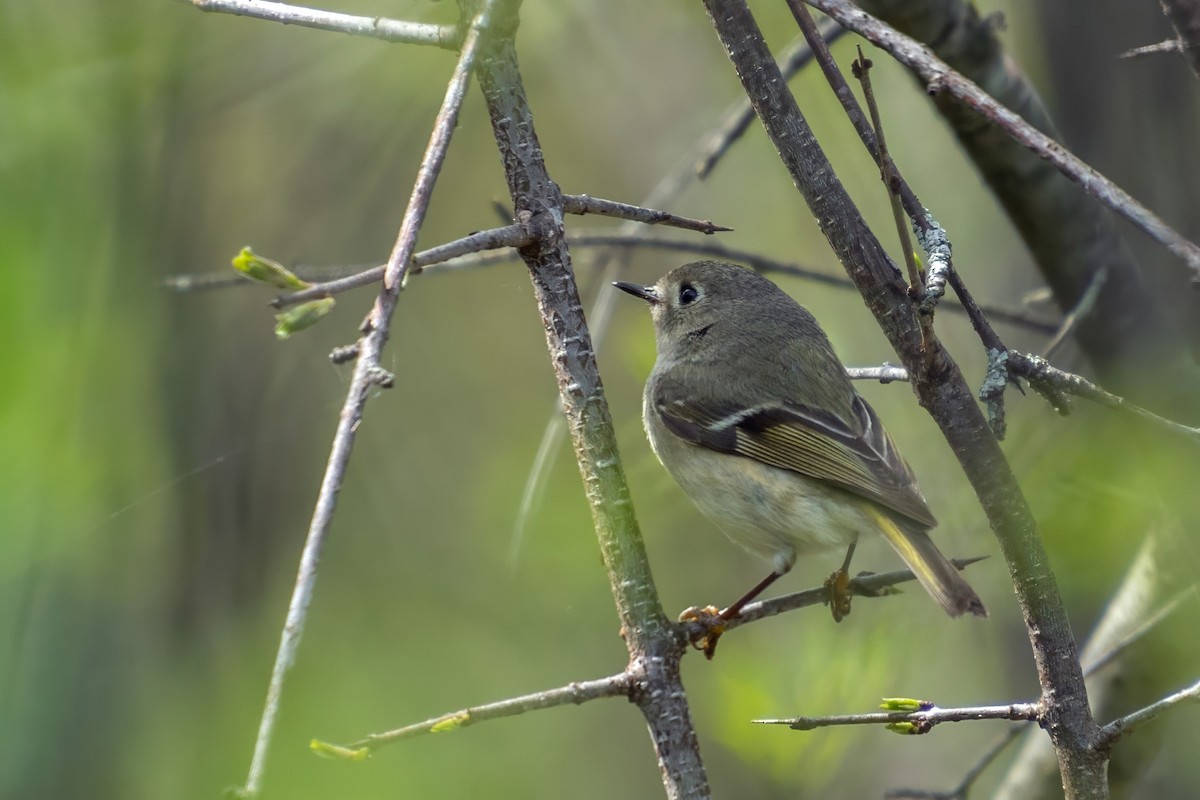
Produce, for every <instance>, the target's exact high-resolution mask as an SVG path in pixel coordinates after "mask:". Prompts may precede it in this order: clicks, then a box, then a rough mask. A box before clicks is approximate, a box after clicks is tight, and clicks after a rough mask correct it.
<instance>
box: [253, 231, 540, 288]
mask: <svg viewBox="0 0 1200 800" xmlns="http://www.w3.org/2000/svg"><path fill="white" fill-rule="evenodd" d="M533 240H534V234H533V232H532V231H530V230H529V227H528V225H526V224H521V223H518V224H516V225H506V226H505V227H503V228H492V229H490V230H486V231H478V232H476V233H472V234H470V235H468V236H464V237H462V238H461V239H455V240H454V241H452V242H447V243H446V244H443V245H439V246H437V247H433V248H430V249H429V250H422V251H421V252H420V253H417V254H415V255H414V256H413V257H412V261H411V264H410V266H409V269H408V272H409V274H412V275H418V274H420V273H421V271H422V270H423V269H424V268H425V267H428V266H430V265H432V264H437V263H440V262H443V261H449V260H450V259H452V258H460V257H462V256H464V255H467V254H469V253H478V252H480V251H483V250H495V249H499V248H502V247H523V246H525V245H527V244H529V243H530V242H532V241H533ZM386 271H387V265H386V264H384V265H382V266H378V267H371V268H370V269H366V270H363V271H362V272H356V273H354V274H353V275H347V276H346V277H344V278H337V279H334V280H331V281H325V282H323V283H314V284H313V285H312V286H310V287H308V288H307V289H301V290H300V291H298V292H292V293H291V294H283V295H279V296H278V297H276V298H275V299H274V300H272V301H271V305H272V306H274V307H275V308H284V307H286V306H290V305H295V304H296V303H303V302H305V301H307V300H313V299H315V298H318V297H332V296H333V295H335V294H341V293H342V292H348V291H350V290H351V289H357V288H359V287H361V286H368V285H370V284H372V283H378V282H379V281H380V280H381V279H382V278H383V274H384V272H386Z"/></svg>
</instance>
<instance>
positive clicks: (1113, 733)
mask: <svg viewBox="0 0 1200 800" xmlns="http://www.w3.org/2000/svg"><path fill="white" fill-rule="evenodd" d="M1183 703H1200V681H1196V682H1195V683H1193V684H1192V685H1191V686H1188V687H1187V688H1184V689H1180V690H1179V691H1178V692H1175V693H1174V694H1171V695H1168V696H1167V697H1164V698H1163V699H1161V700H1159V701H1158V702H1157V703H1151V704H1150V705H1148V706H1146V707H1145V708H1139V709H1138V710H1137V711H1134V712H1133V713H1132V714H1127V715H1126V716H1124V717H1121V718H1120V719H1114V720H1113V721H1112V722H1110V723H1108V724H1107V725H1105V726H1104V727H1103V728H1101V729H1100V737H1101V739H1100V741H1101V744H1103V745H1104V746H1105V747H1111V746H1112V745H1114V744H1116V743H1117V741H1118V740H1119V739H1121V738H1122V737H1124V736H1128V735H1129V734H1131V733H1133V732H1134V731H1135V730H1137V729H1138V728H1140V727H1141V726H1142V725H1145V724H1146V723H1147V722H1150V721H1151V720H1153V719H1154V718H1155V717H1157V716H1159V715H1160V714H1162V713H1163V712H1165V711H1169V710H1170V709H1172V708H1174V707H1175V706H1177V705H1181V704H1183Z"/></svg>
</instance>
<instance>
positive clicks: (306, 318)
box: [275, 297, 334, 339]
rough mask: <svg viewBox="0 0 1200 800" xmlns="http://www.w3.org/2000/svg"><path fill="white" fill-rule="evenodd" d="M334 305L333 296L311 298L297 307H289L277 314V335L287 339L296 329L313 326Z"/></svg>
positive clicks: (300, 329)
mask: <svg viewBox="0 0 1200 800" xmlns="http://www.w3.org/2000/svg"><path fill="white" fill-rule="evenodd" d="M333 306H334V299H333V298H332V297H322V298H321V299H320V300H310V301H309V302H307V303H301V304H300V305H298V306H296V307H295V308H289V309H288V310H287V311H284V312H283V313H282V314H276V315H275V335H276V336H277V337H279V338H280V339H286V338H288V337H289V336H291V335H292V334H293V333H295V332H296V331H302V330H304V329H305V328H309V327H312V326H313V325H316V324H317V323H318V322H320V321H321V318H322V317H324V316H325V315H326V314H328V313H329V312H330V311H332V310H333Z"/></svg>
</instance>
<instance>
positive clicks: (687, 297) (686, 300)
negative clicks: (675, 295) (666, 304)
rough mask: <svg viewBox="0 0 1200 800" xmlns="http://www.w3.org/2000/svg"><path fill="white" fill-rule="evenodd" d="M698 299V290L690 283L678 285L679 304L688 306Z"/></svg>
mask: <svg viewBox="0 0 1200 800" xmlns="http://www.w3.org/2000/svg"><path fill="white" fill-rule="evenodd" d="M699 299H700V290H699V289H697V288H696V287H695V286H692V285H691V284H690V283H685V284H683V285H682V286H680V287H679V305H681V306H688V305H691V304H692V303H694V302H696V301H697V300H699Z"/></svg>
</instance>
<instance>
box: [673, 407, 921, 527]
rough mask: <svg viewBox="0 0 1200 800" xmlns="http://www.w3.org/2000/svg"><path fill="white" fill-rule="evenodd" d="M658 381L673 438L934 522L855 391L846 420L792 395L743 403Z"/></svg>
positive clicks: (909, 472) (888, 439) (892, 447)
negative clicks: (689, 393)
mask: <svg viewBox="0 0 1200 800" xmlns="http://www.w3.org/2000/svg"><path fill="white" fill-rule="evenodd" d="M663 389H664V391H659V392H656V394H655V397H654V403H653V405H654V413H656V414H658V417H659V419H660V420H662V423H663V425H665V426H666V427H667V429H668V430H670V431H671V432H672V433H674V434H675V435H676V436H678V437H680V438H681V439H684V440H686V441H688V442H691V443H692V444H696V445H699V446H701V447H707V448H709V449H711V450H717V451H719V452H722V453H732V454H735V455H739V456H744V457H746V458H753V459H755V460H757V461H761V462H763V463H764V464H770V465H771V466H773V467H778V468H780V469H786V470H791V471H793V472H797V473H799V474H801V475H804V476H807V477H809V478H815V479H817V480H822V481H827V482H829V483H830V484H832V485H834V486H838V487H840V488H842V489H845V490H846V491H849V492H851V493H853V494H856V495H858V496H860V497H864V498H866V499H868V500H872V501H874V502H876V503H879V504H880V505H882V506H883V507H884V508H887V509H889V510H891V511H893V512H896V513H897V514H899V515H901V516H902V517H906V518H908V519H910V520H912V521H914V522H916V523H918V524H920V525H921V526H925V527H933V526H934V525H936V524H937V521H936V520H935V519H934V517H933V513H932V512H931V511H930V510H929V506H928V505H927V504H926V503H925V498H924V497H922V496H921V491H920V489H918V488H917V482H916V478H915V477H914V476H913V473H912V470H911V469H909V467H908V465H907V464H906V463H904V460H903V459H902V458H901V457H900V454H899V453H898V452H897V451H896V447H895V445H894V444H892V440H891V437H890V436H888V434H887V431H885V430H884V429H883V425H882V424H881V423H880V422H879V418H878V417H876V416H875V412H874V411H873V410H872V409H871V407H870V406H869V405H867V402H866V401H865V400H863V399H862V398H861V397H860V396H858V395H857V394H855V395H854V397H853V400H852V402H851V406H850V408H851V413H852V414H853V415H854V417H855V418H854V420H853V421H852V422H851V423H847V422H846V421H844V420H842V419H840V418H838V416H837V415H836V414H833V413H830V412H826V411H822V410H820V409H815V408H810V407H807V406H804V405H801V404H799V403H791V402H772V403H766V404H763V405H757V406H752V407H749V408H747V407H745V406H741V405H739V404H735V403H722V402H721V401H715V402H701V403H697V402H695V401H694V400H693V399H690V398H684V397H682V396H680V395H678V394H676V393H674V392H671V391H670V389H669V388H668V387H663ZM856 429H857V430H856Z"/></svg>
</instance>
